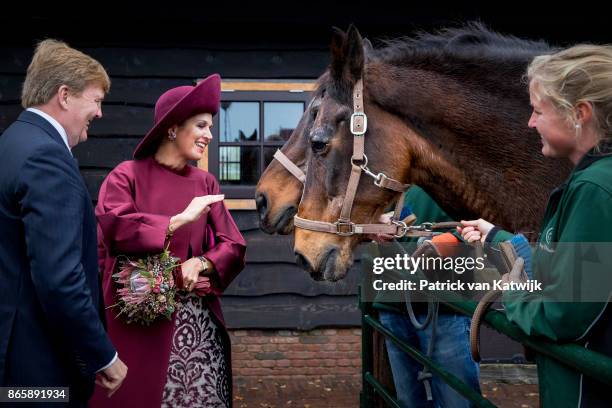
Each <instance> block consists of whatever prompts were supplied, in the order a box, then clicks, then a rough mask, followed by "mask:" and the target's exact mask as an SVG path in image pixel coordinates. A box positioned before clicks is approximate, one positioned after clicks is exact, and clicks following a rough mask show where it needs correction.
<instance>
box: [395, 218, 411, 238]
mask: <svg viewBox="0 0 612 408" xmlns="http://www.w3.org/2000/svg"><path fill="white" fill-rule="evenodd" d="M391 224H393V225H396V226H397V227H398V229H397V230H398V232H397V234H393V236H394V237H395V238H402V237H403V236H404V235H406V233H407V232H408V229H409V228H408V225H406V223H405V222H404V221H397V220H391Z"/></svg>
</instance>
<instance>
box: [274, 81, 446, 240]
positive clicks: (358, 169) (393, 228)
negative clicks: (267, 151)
mask: <svg viewBox="0 0 612 408" xmlns="http://www.w3.org/2000/svg"><path fill="white" fill-rule="evenodd" d="M367 128H368V118H367V116H366V114H365V112H364V111H363V79H359V80H358V81H357V83H356V84H355V87H354V89H353V114H352V115H351V121H350V130H351V133H352V134H353V156H352V157H351V175H350V177H349V182H348V186H347V188H346V195H345V197H344V201H343V203H342V209H341V212H340V217H339V218H338V220H337V221H336V222H333V223H332V222H326V221H315V220H308V219H305V218H302V217H299V216H297V215H296V216H295V217H294V226H295V227H297V228H302V229H308V230H311V231H318V232H327V233H331V234H337V235H340V236H351V235H354V234H390V235H394V236H395V237H397V238H399V237H403V236H407V235H410V236H431V230H432V228H431V227H433V226H434V224H423V225H420V226H414V227H411V226H408V225H407V223H406V222H405V221H400V220H399V215H400V213H401V210H402V206H403V203H404V195H403V194H401V196H400V198H399V200H398V201H397V204H396V206H395V211H394V214H393V217H392V219H391V224H355V223H353V222H352V221H351V219H350V217H351V211H352V208H353V202H354V200H355V195H356V193H357V186H358V184H359V179H360V178H361V173H362V172H363V173H365V174H366V175H368V176H370V177H372V178H373V179H374V184H375V185H376V186H377V187H380V188H386V189H389V190H393V191H396V192H398V193H404V192H405V191H406V190H408V188H410V184H403V183H401V182H399V181H397V180H394V179H392V178H390V177H388V176H387V175H386V174H384V173H378V174H375V173H373V172H372V171H371V170H370V169H369V168H368V157H367V156H366V155H365V153H364V146H365V134H366V132H367ZM274 158H275V159H277V160H278V161H279V163H281V164H282V165H283V166H284V167H285V168H286V169H287V170H288V171H289V172H290V173H291V174H293V175H294V176H295V177H296V178H298V179H299V180H300V181H301V182H302V183H304V181H305V179H306V177H305V175H304V172H303V171H302V170H301V169H300V168H299V167H298V166H296V165H295V164H294V163H293V162H291V160H289V158H287V156H285V155H284V154H283V153H282V152H281V151H280V150H277V152H276V153H275V154H274ZM436 226H437V225H436Z"/></svg>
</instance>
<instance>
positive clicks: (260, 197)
mask: <svg viewBox="0 0 612 408" xmlns="http://www.w3.org/2000/svg"><path fill="white" fill-rule="evenodd" d="M255 205H256V207H257V212H258V213H259V215H260V216H262V217H263V216H265V215H266V213H267V212H268V199H267V198H266V195H265V194H263V193H259V194H257V197H255Z"/></svg>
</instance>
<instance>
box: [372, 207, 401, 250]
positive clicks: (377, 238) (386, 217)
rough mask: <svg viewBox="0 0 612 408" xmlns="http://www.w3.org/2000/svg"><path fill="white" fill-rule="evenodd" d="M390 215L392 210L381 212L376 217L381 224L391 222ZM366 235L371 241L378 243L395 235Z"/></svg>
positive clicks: (389, 239) (391, 238)
mask: <svg viewBox="0 0 612 408" xmlns="http://www.w3.org/2000/svg"><path fill="white" fill-rule="evenodd" d="M391 217H393V211H390V212H387V213H384V214H382V215H381V216H380V217H379V218H378V222H380V223H381V224H391ZM367 236H368V238H369V239H371V240H372V241H376V242H378V243H379V244H382V243H384V242H388V241H392V240H393V239H394V238H395V236H393V235H390V234H368V235H367Z"/></svg>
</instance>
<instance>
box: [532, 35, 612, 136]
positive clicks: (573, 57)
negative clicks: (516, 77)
mask: <svg viewBox="0 0 612 408" xmlns="http://www.w3.org/2000/svg"><path fill="white" fill-rule="evenodd" d="M527 79H528V80H529V82H530V83H534V84H535V85H536V86H537V91H536V92H537V93H538V95H537V96H538V97H544V98H546V99H548V100H549V101H550V102H551V103H552V104H553V106H554V107H555V109H557V111H558V112H559V113H560V114H561V116H562V117H564V118H565V119H566V120H567V121H568V123H570V124H572V125H576V124H577V123H578V122H577V118H576V111H575V107H576V105H578V104H579V103H581V102H588V103H590V104H591V105H592V106H593V117H594V123H595V125H596V127H597V131H598V133H599V135H600V137H602V138H603V139H606V138H610V137H611V136H612V46H609V45H591V44H580V45H576V46H573V47H571V48H567V49H565V50H563V51H559V52H557V53H555V54H551V55H541V56H537V57H535V58H534V59H533V61H532V62H531V64H529V67H528V68H527Z"/></svg>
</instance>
